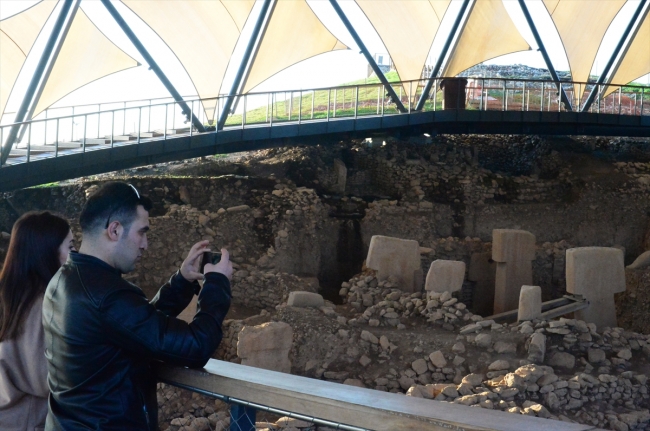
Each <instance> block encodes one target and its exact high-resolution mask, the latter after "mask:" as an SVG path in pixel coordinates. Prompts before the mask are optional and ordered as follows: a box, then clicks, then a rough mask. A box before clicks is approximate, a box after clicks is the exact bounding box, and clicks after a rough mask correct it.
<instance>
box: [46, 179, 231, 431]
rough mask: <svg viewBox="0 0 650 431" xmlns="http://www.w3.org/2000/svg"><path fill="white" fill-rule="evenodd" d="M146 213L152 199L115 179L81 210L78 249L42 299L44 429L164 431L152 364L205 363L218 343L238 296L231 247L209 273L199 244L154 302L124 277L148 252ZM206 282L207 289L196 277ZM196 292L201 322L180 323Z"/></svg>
mask: <svg viewBox="0 0 650 431" xmlns="http://www.w3.org/2000/svg"><path fill="white" fill-rule="evenodd" d="M149 209H151V201H150V200H149V199H148V198H146V197H142V196H140V194H139V193H138V191H137V190H136V189H135V187H133V186H131V185H129V184H125V183H118V182H114V183H107V184H105V185H104V186H103V187H102V188H100V189H99V190H98V191H97V192H96V193H95V194H93V195H92V196H91V197H90V198H89V199H88V201H87V202H86V205H85V206H84V209H83V211H82V213H81V216H80V219H79V222H80V224H81V228H82V232H83V242H82V244H81V247H80V248H79V252H78V253H74V254H71V255H70V257H69V259H68V261H67V262H66V263H65V265H63V266H62V267H61V269H60V270H59V272H58V273H57V274H56V275H55V276H54V278H53V279H52V281H51V282H50V284H49V285H48V287H47V291H46V293H45V299H44V302H43V325H44V327H45V345H46V346H45V347H46V353H45V354H46V357H47V360H48V371H49V375H48V384H49V387H50V392H51V395H50V398H49V413H48V417H47V421H46V424H45V429H46V430H87V429H93V430H120V431H125V430H148V431H157V430H158V425H157V419H158V417H157V416H158V414H157V402H156V380H155V376H153V374H152V372H151V363H152V361H154V360H160V361H164V362H166V363H170V364H175V365H180V366H188V367H202V366H204V365H205V363H206V362H207V361H208V360H209V359H210V356H211V355H212V353H213V352H214V351H215V350H216V348H217V346H218V345H219V342H220V341H221V338H222V329H221V325H222V322H223V319H224V317H225V315H226V313H227V312H228V308H229V306H230V300H231V293H230V281H229V279H230V277H231V275H232V264H231V263H230V261H229V257H228V252H227V251H226V250H225V249H222V253H223V256H222V259H221V262H219V263H218V264H216V265H211V264H207V265H206V266H205V270H204V272H205V275H204V274H201V273H200V269H199V265H200V261H201V256H202V254H203V252H204V251H206V250H208V248H207V246H208V242H207V241H201V242H199V243H197V244H195V245H194V246H193V247H192V248H191V250H190V252H189V254H188V256H187V258H186V259H185V261H184V262H183V264H182V265H181V268H180V269H179V271H177V272H176V273H175V274H174V275H172V277H171V278H170V280H169V282H167V283H166V284H165V285H164V286H162V288H161V289H160V291H159V292H158V294H157V295H156V297H155V298H154V299H153V300H152V301H148V300H147V298H146V297H145V295H144V293H143V292H142V290H140V289H139V288H138V287H136V286H135V285H133V284H131V283H129V282H128V281H126V280H124V279H123V278H122V274H124V273H128V272H130V271H132V270H133V269H134V268H135V264H136V262H137V260H138V259H139V257H140V256H141V253H142V251H143V250H145V249H146V248H147V231H148V230H149V213H148V211H149ZM204 278H205V281H204V284H203V288H202V289H201V287H200V286H199V284H198V281H197V280H200V279H204ZM199 291H200V293H199ZM197 293H198V295H199V298H198V309H197V313H196V315H195V316H194V320H193V321H192V322H191V323H189V324H188V323H186V322H184V321H182V320H178V319H176V318H175V316H177V315H178V314H179V313H180V312H181V311H182V310H183V309H184V308H185V307H186V306H187V305H188V304H189V302H190V301H191V299H192V296H193V295H194V294H197Z"/></svg>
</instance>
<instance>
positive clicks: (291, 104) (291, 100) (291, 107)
mask: <svg viewBox="0 0 650 431" xmlns="http://www.w3.org/2000/svg"><path fill="white" fill-rule="evenodd" d="M284 94H285V95H286V94H287V93H284ZM284 106H285V107H286V106H287V105H286V102H285V105H284ZM291 111H293V91H291V92H290V93H289V118H287V121H291Z"/></svg>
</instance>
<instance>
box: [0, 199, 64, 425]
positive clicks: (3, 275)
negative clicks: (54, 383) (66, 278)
mask: <svg viewBox="0 0 650 431" xmlns="http://www.w3.org/2000/svg"><path fill="white" fill-rule="evenodd" d="M70 250H74V246H73V241H72V232H71V231H70V225H69V224H68V222H67V221H66V220H65V219H63V218H61V217H58V216H56V215H54V214H52V213H50V212H47V211H42V212H29V213H26V214H24V215H23V216H22V217H20V218H19V219H18V220H17V221H16V223H15V224H14V226H13V229H12V231H11V240H10V241H9V248H8V250H7V256H6V258H5V262H4V266H3V268H2V271H1V272H0V430H3V431H33V430H38V429H42V428H43V427H44V425H45V417H46V416H47V396H48V393H49V391H48V387H47V360H46V359H45V341H44V338H43V325H42V310H41V309H42V304H43V295H44V294H45V288H46V287H47V284H48V283H49V281H50V279H51V278H52V277H53V276H54V274H55V273H56V272H57V271H58V269H59V268H60V267H61V265H63V263H64V262H65V261H66V260H67V259H68V254H69V253H70Z"/></svg>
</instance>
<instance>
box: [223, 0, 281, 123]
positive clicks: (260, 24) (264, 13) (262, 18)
mask: <svg viewBox="0 0 650 431" xmlns="http://www.w3.org/2000/svg"><path fill="white" fill-rule="evenodd" d="M271 6H273V7H271ZM274 8H275V2H274V1H273V0H264V3H263V4H262V10H261V11H260V15H259V16H258V17H257V22H256V23H255V27H254V28H253V33H252V34H251V38H250V39H249V41H248V46H246V51H245V52H244V56H243V58H242V60H241V63H239V69H238V70H237V75H235V79H234V80H233V83H232V86H231V87H230V92H229V93H228V97H226V100H225V102H224V105H223V109H222V111H221V115H220V116H219V120H218V121H217V130H221V129H223V126H224V124H226V120H227V119H228V115H229V114H230V109H231V108H232V105H233V103H234V101H235V95H236V94H237V92H238V91H239V87H240V86H242V84H243V83H244V82H245V81H246V79H245V78H244V74H245V73H247V69H248V70H249V69H250V68H249V67H248V65H249V64H250V65H251V66H252V64H253V61H254V60H255V55H257V52H255V53H254V50H255V47H256V46H259V44H258V41H259V42H260V43H261V41H262V39H261V37H260V35H261V36H262V37H264V32H265V31H266V25H267V24H268V22H269V20H270V19H271V15H272V14H273V9H274ZM267 17H268V18H267ZM249 71H250V70H249ZM246 78H247V77H246ZM272 115H273V113H271V116H272Z"/></svg>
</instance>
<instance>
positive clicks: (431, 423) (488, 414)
mask: <svg viewBox="0 0 650 431" xmlns="http://www.w3.org/2000/svg"><path fill="white" fill-rule="evenodd" d="M155 370H156V373H157V377H158V379H159V380H160V381H162V382H164V383H167V384H171V385H178V386H181V387H184V388H189V389H190V390H192V389H196V390H198V391H200V392H202V393H213V394H219V395H222V396H227V397H232V398H236V399H239V400H246V401H248V402H251V403H255V404H260V405H264V406H269V407H273V408H276V409H281V410H285V411H289V412H295V413H299V414H302V415H306V416H310V417H316V418H320V419H324V420H328V421H332V422H336V423H341V424H346V425H352V426H355V427H359V428H365V429H370V430H377V431H448V430H458V431H460V430H464V431H487V430H493V431H522V430H545V431H588V430H589V431H595V430H598V428H595V427H594V426H592V425H582V424H575V423H567V422H561V421H556V420H551V419H541V418H537V417H530V416H524V415H519V414H512V413H505V412H501V411H496V410H486V409H483V408H476V407H474V408H471V407H466V406H461V405H457V404H451V403H442V402H437V401H433V400H427V399H422V398H412V397H405V396H403V395H400V394H393V393H388V392H381V391H377V390H373V389H365V388H359V387H355V386H348V385H342V384H339V383H333V382H327V381H322V380H316V379H310V378H307V377H301V376H294V375H291V374H285V373H279V372H275V371H268V370H263V369H260V368H254V367H248V366H245V365H238V364H233V363H230V362H224V361H218V360H215V359H211V360H210V361H209V362H208V364H207V365H206V366H205V368H203V369H189V368H180V367H171V366H167V365H164V364H158V365H157V366H156V367H155Z"/></svg>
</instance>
